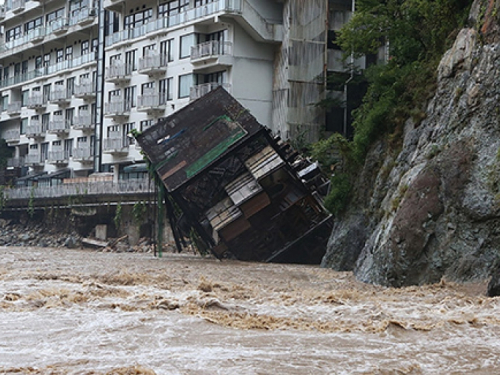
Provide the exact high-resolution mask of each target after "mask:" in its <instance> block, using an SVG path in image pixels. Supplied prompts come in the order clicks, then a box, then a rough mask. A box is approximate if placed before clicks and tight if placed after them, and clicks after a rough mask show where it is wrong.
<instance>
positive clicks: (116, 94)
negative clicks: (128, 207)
mask: <svg viewBox="0 0 500 375" xmlns="http://www.w3.org/2000/svg"><path fill="white" fill-rule="evenodd" d="M120 96H121V90H120V89H118V90H112V91H110V92H109V93H108V99H109V102H110V103H115V102H117V101H118V100H120Z"/></svg>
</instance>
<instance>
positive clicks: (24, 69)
mask: <svg viewBox="0 0 500 375" xmlns="http://www.w3.org/2000/svg"><path fill="white" fill-rule="evenodd" d="M27 72H28V60H24V61H23V62H22V63H21V73H22V74H24V73H27Z"/></svg>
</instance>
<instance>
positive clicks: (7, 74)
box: [3, 66, 9, 80]
mask: <svg viewBox="0 0 500 375" xmlns="http://www.w3.org/2000/svg"><path fill="white" fill-rule="evenodd" d="M8 78H9V67H8V66H5V67H4V68H3V79H5V80H6V79H8Z"/></svg>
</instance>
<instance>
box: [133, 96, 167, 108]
mask: <svg viewBox="0 0 500 375" xmlns="http://www.w3.org/2000/svg"><path fill="white" fill-rule="evenodd" d="M166 99H167V96H166V94H165V93H149V94H144V95H139V97H138V98H137V111H138V112H154V111H160V112H161V111H164V110H165V108H166V105H167V100H166Z"/></svg>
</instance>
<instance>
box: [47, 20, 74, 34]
mask: <svg viewBox="0 0 500 375" xmlns="http://www.w3.org/2000/svg"><path fill="white" fill-rule="evenodd" d="M68 29H69V19H68V18H58V19H56V20H54V21H52V22H51V23H50V24H49V25H48V26H47V32H48V33H51V32H52V33H54V34H56V35H60V34H64V33H65V32H66V31H68Z"/></svg>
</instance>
